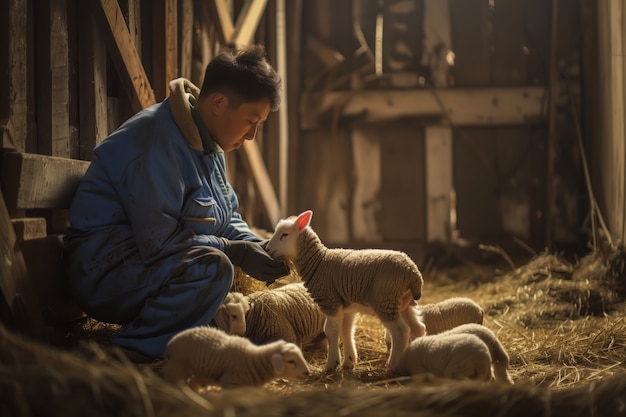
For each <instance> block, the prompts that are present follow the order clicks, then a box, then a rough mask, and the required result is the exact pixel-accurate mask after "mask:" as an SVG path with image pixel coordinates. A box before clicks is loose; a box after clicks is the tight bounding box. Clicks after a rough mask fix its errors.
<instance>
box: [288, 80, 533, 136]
mask: <svg viewBox="0 0 626 417" xmlns="http://www.w3.org/2000/svg"><path fill="white" fill-rule="evenodd" d="M544 95H545V89H544V88H543V87H533V86H527V87H512V88H505V87H501V88H475V89H471V88H470V89H444V90H431V89H418V90H376V91H336V92H325V93H308V94H303V95H302V99H301V102H300V116H301V120H300V127H301V128H302V129H316V128H320V127H323V126H327V125H328V124H329V122H330V121H332V120H333V119H332V118H333V117H336V116H339V118H340V119H341V118H344V119H345V118H353V119H356V120H358V122H359V123H360V124H362V123H378V122H387V121H393V120H397V119H401V118H419V117H428V118H434V119H435V120H440V121H441V122H442V123H443V122H444V121H445V120H447V119H449V120H450V122H451V123H453V124H454V125H468V126H472V125H473V126H480V125H515V124H519V125H525V124H533V123H538V122H543V117H544V108H543V98H544Z"/></svg>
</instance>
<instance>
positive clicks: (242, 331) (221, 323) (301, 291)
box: [216, 283, 325, 348]
mask: <svg viewBox="0 0 626 417" xmlns="http://www.w3.org/2000/svg"><path fill="white" fill-rule="evenodd" d="M231 294H232V296H230V297H227V300H225V301H224V303H223V304H222V306H220V310H224V311H226V310H228V311H229V312H231V313H233V315H232V316H231V317H230V319H231V320H230V321H229V320H227V319H223V320H216V324H217V327H218V328H220V329H222V330H224V331H225V332H226V333H229V334H236V335H239V336H244V337H246V338H247V339H250V340H251V341H252V342H253V343H256V344H263V343H268V342H273V341H275V340H281V339H282V340H284V341H286V342H291V343H295V344H297V345H298V346H300V348H302V347H303V346H304V345H307V344H309V343H312V342H314V341H317V340H319V339H320V338H321V337H323V336H324V320H325V316H324V314H322V311H321V310H320V308H319V307H318V305H317V304H316V303H315V301H313V298H311V296H310V295H309V292H308V291H307V289H306V287H305V286H304V285H303V284H302V283H291V284H286V285H284V286H282V287H278V288H275V289H271V290H261V291H255V292H253V293H250V294H248V295H247V296H244V295H243V294H241V293H237V292H233V293H231ZM235 300H236V301H235ZM235 302H239V303H240V305H239V306H233V305H232V303H235ZM244 310H245V311H246V313H245V317H244V318H243V326H239V325H237V326H235V325H233V324H232V323H233V322H237V324H238V323H239V312H241V311H244Z"/></svg>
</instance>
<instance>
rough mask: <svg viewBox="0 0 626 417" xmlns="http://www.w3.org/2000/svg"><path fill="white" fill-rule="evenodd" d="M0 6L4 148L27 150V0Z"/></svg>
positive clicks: (0, 110) (1, 141)
mask: <svg viewBox="0 0 626 417" xmlns="http://www.w3.org/2000/svg"><path fill="white" fill-rule="evenodd" d="M1 3H2V5H0V51H2V52H1V53H0V79H2V80H3V87H2V88H1V89H0V131H1V133H2V136H1V137H0V149H15V150H17V151H20V152H21V151H24V149H25V148H26V137H27V131H28V121H27V107H28V104H27V91H28V81H27V80H28V79H27V67H28V56H27V53H28V48H27V45H26V40H27V38H28V36H27V29H28V25H27V24H26V23H27V16H28V13H27V9H28V5H27V4H28V1H27V0H12V1H3V2H1Z"/></svg>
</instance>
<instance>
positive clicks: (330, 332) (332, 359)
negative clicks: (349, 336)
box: [324, 309, 343, 372]
mask: <svg viewBox="0 0 626 417" xmlns="http://www.w3.org/2000/svg"><path fill="white" fill-rule="evenodd" d="M342 320H343V310H341V309H340V310H339V312H338V313H337V314H336V315H334V316H330V315H326V322H325V323H324V334H326V339H327V340H328V356H327V357H326V372H328V371H334V370H335V369H336V368H337V366H339V360H340V358H341V352H340V351H339V329H340V327H341V322H342Z"/></svg>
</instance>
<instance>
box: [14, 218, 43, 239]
mask: <svg viewBox="0 0 626 417" xmlns="http://www.w3.org/2000/svg"><path fill="white" fill-rule="evenodd" d="M11 224H13V229H14V230H15V237H16V240H17V242H18V243H21V242H23V241H25V240H30V239H38V238H42V237H46V235H47V234H48V230H47V227H46V219H44V218H43V217H23V218H21V219H11Z"/></svg>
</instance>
